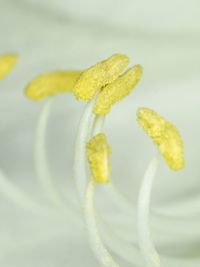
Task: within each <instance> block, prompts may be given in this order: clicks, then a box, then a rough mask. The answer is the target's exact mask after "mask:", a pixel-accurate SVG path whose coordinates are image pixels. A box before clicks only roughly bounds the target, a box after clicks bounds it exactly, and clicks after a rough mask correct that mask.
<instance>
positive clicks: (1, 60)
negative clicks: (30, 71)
mask: <svg viewBox="0 0 200 267" xmlns="http://www.w3.org/2000/svg"><path fill="white" fill-rule="evenodd" d="M16 62H17V56H16V55H14V54H5V55H2V56H0V80H2V79H3V78H4V77H5V76H6V75H7V74H8V73H9V72H10V70H11V69H12V68H13V67H14V66H15V64H16Z"/></svg>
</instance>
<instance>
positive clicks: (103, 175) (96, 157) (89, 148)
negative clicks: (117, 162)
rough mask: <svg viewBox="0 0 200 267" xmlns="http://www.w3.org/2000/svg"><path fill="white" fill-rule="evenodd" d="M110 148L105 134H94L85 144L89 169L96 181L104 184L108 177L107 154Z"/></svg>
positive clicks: (108, 154) (109, 152) (108, 164)
mask: <svg viewBox="0 0 200 267" xmlns="http://www.w3.org/2000/svg"><path fill="white" fill-rule="evenodd" d="M110 154H111V148H110V146H109V145H108V143H107V139H106V136H105V134H102V133H100V134H97V135H95V136H94V137H93V138H92V139H91V140H90V141H89V142H88V143H87V145H86V155H87V159H88V163H89V167H90V171H91V173H92V176H93V178H94V181H95V182H96V183H100V184H106V183H108V182H109V179H110V162H109V156H110Z"/></svg>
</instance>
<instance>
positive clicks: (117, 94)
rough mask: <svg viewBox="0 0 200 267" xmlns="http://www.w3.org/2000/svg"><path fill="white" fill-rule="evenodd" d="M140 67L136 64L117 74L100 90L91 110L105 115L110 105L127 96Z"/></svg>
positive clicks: (135, 81) (139, 72)
mask: <svg viewBox="0 0 200 267" xmlns="http://www.w3.org/2000/svg"><path fill="white" fill-rule="evenodd" d="M141 74H142V67H141V66H140V65H136V66H134V67H133V68H130V69H129V70H127V71H126V72H125V73H124V74H122V75H121V76H119V77H118V78H117V79H116V80H115V81H114V82H112V83H110V84H108V85H106V86H105V87H104V88H103V89H102V91H101V92H100V94H99V96H98V98H97V101H96V104H95V106H94V109H93V112H94V113H95V114H97V115H105V114H107V113H108V112H109V111H110V108H111V106H112V105H113V104H114V103H116V102H118V101H120V100H121V99H122V98H124V97H125V96H127V95H128V94H129V93H130V92H131V90H132V89H133V87H134V86H135V85H136V84H137V82H138V81H139V80H140V77H141Z"/></svg>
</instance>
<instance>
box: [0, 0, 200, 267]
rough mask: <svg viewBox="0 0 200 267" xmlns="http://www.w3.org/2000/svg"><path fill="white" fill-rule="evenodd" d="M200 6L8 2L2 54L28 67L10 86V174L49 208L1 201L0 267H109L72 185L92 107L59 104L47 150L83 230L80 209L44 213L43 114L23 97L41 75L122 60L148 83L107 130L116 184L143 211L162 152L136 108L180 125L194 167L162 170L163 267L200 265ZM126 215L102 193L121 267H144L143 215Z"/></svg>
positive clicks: (156, 215) (5, 94)
mask: <svg viewBox="0 0 200 267" xmlns="http://www.w3.org/2000/svg"><path fill="white" fill-rule="evenodd" d="M199 5H200V4H199V3H198V1H194V0H192V1H185V2H184V3H183V2H182V1H178V0H175V1H172V0H171V1H166V2H164V1H158V0H157V1H156V0H154V1H150V2H147V1H128V0H126V1H123V2H122V1H121V2H119V1H104V0H102V1H78V0H77V1H73V3H72V2H71V3H70V2H66V1H54V0H51V1H47V0H46V1H42V2H41V1H33V0H29V1H28V0H26V1H25V0H24V1H20V0H19V1H11V0H3V1H2V2H1V4H0V32H1V42H0V54H3V53H7V52H15V53H17V54H18V55H19V60H18V64H17V65H16V67H15V69H14V70H13V71H12V72H11V73H10V75H9V76H7V77H6V78H5V79H4V80H3V81H1V83H0V101H1V102H0V114H1V115H0V119H1V124H0V167H1V169H2V170H3V171H4V173H5V174H6V176H7V179H8V181H11V182H12V183H13V184H15V185H17V186H18V188H20V189H21V190H22V191H23V192H25V193H26V194H27V195H28V196H31V199H36V200H37V201H38V203H42V204H41V206H39V207H41V210H40V209H39V207H38V206H37V207H35V206H34V205H35V204H33V206H29V207H28V208H27V206H26V207H21V206H19V205H17V203H14V201H11V199H10V198H8V197H7V196H6V195H5V194H4V193H5V191H4V192H3V191H1V206H0V216H1V220H0V236H1V239H0V251H1V252H0V265H1V266H3V267H18V266H20V267H23V266H28V267H32V266H37V267H40V266H42V267H54V266H61V267H62V266H72V267H73V266H76V267H77V266H82V265H83V264H84V265H86V266H98V262H97V261H96V258H95V257H94V256H93V254H92V252H91V250H90V247H89V245H88V240H87V235H86V233H85V229H84V226H83V221H82V214H81V209H80V205H79V202H78V201H77V199H78V196H77V193H76V191H75V185H74V180H73V177H72V176H73V170H72V169H73V168H72V161H73V155H74V142H75V136H76V131H77V127H78V122H79V118H80V115H81V114H82V112H83V109H84V104H83V103H82V104H81V103H80V102H77V101H75V100H74V98H73V97H72V96H70V95H62V96H58V97H57V98H56V99H55V102H54V103H53V110H52V116H51V117H50V121H49V124H48V131H47V140H46V142H47V151H48V156H49V161H50V169H51V174H52V176H53V177H52V178H53V180H54V182H55V185H56V187H58V188H59V190H60V191H61V192H62V193H63V195H64V196H65V197H66V199H67V200H66V203H71V202H72V204H73V205H74V206H75V207H76V212H75V213H73V211H72V214H75V216H76V215H77V216H78V220H77V221H78V222H81V223H80V225H79V223H78V225H77V224H75V223H74V221H73V220H72V215H71V216H68V215H69V214H70V205H69V206H67V207H63V206H61V205H60V204H59V203H60V202H59V201H60V200H58V202H57V205H58V207H57V210H58V211H55V212H51V211H50V212H47V211H46V209H45V211H44V210H43V208H42V207H43V205H46V203H49V202H48V197H47V196H46V195H44V193H43V190H42V189H41V186H40V185H39V183H38V180H37V175H36V172H35V166H34V158H33V152H34V142H35V134H36V125H37V120H38V117H39V113H40V111H41V109H42V107H43V104H44V103H42V102H41V103H37V102H30V101H29V100H27V99H26V98H25V97H24V96H23V89H24V87H25V85H26V84H27V83H28V82H29V81H30V80H31V79H32V78H34V77H35V76H36V75H38V74H40V73H42V72H46V71H49V70H56V69H84V68H85V67H86V66H90V65H92V64H93V63H95V62H97V61H99V60H101V59H102V58H105V57H107V56H109V55H111V54H113V53H116V52H120V53H121V52H122V53H125V54H128V55H130V59H131V62H133V63H138V62H139V63H141V64H142V65H143V67H144V75H143V79H142V81H141V83H140V84H138V87H137V90H135V91H134V94H133V95H131V96H130V97H128V98H127V99H125V100H123V102H120V103H119V104H118V105H116V106H115V107H113V109H112V112H111V114H110V115H109V116H108V118H107V121H106V125H105V129H106V133H107V135H108V139H109V143H110V145H111V147H112V150H113V155H112V159H111V164H112V180H113V181H114V183H115V185H116V186H117V188H118V189H120V191H121V192H122V193H123V195H125V196H126V197H127V198H128V199H129V201H130V203H131V205H133V207H136V204H137V198H138V190H139V188H140V184H141V179H142V176H143V175H144V172H145V170H146V168H147V165H148V161H149V160H150V159H151V157H152V156H153V154H154V150H153V146H152V144H151V142H150V141H149V139H148V138H147V137H146V136H145V135H144V134H142V132H141V130H140V129H139V127H138V126H137V123H136V115H135V114H136V109H137V108H138V107H140V106H149V107H152V108H153V109H155V110H157V111H158V112H159V114H162V115H163V116H164V117H166V118H168V119H169V120H170V121H173V122H174V123H175V124H176V125H177V127H178V128H179V130H180V132H181V134H182V137H183V141H184V144H185V161H186V167H185V169H184V170H183V171H181V172H178V173H175V174H174V173H171V172H170V171H169V170H168V169H167V167H165V165H164V164H160V168H159V170H158V173H157V176H156V181H155V186H154V187H153V198H152V210H151V214H152V215H151V229H152V237H153V240H154V242H155V245H156V248H157V249H158V251H159V253H160V255H161V259H162V258H163V259H164V261H165V265H164V266H169V267H177V266H183V267H187V266H189V267H194V266H199V264H200V254H199V251H200V239H199V234H200V231H199V220H200V219H199V212H200V208H199V203H200V199H199V166H198V162H199V150H200V145H199V138H198V137H199V134H200V127H199V124H198V121H199V112H200V111H199V98H200V93H199V84H200V78H199V67H200V63H199V62H200V55H199V45H200V41H199V40H200V38H199V37H200V36H199V25H200V23H199V22H200V21H199V20H200V19H199V14H198V13H199V7H200V6H199ZM0 189H2V187H0ZM13 196H14V195H13ZM29 204H30V205H31V202H29ZM121 204H122V207H121V208H117V206H116V205H115V204H113V203H112V202H111V201H110V199H109V198H108V197H107V195H106V194H105V192H104V190H102V189H101V188H100V189H99V190H98V192H97V210H98V213H99V214H100V215H101V217H102V218H103V220H104V222H105V225H103V228H102V229H101V233H103V236H104V238H105V239H104V241H105V243H106V244H107V246H108V248H109V249H110V247H112V250H110V252H111V254H112V255H113V257H114V258H115V259H116V261H117V262H119V263H120V264H121V265H122V266H129V265H130V266H134V262H135V265H136V266H137V264H138V266H144V264H143V258H142V255H140V254H139V253H136V256H134V251H135V244H138V238H137V229H136V222H137V218H136V214H135V212H134V211H133V214H132V215H131V214H130V215H127V214H129V212H130V210H129V209H128V210H127V206H126V205H125V203H123V202H121ZM131 207H132V206H131ZM50 210H51V209H50ZM131 216H132V217H131ZM75 221H76V220H75ZM124 225H126V227H124ZM117 226H118V228H117V229H118V230H117V231H116V232H115V229H116V227H117ZM106 231H107V234H106ZM109 235H112V239H109ZM123 240H124V241H123ZM130 240H131V242H132V243H130V242H129V241H130ZM127 244H131V245H127ZM122 246H123V248H124V249H123V250H120V249H121V247H122ZM130 248H133V250H131V249H130ZM117 251H118V252H119V251H121V254H122V255H121V256H119V253H118V252H117ZM136 251H137V250H136ZM131 262H132V264H131ZM161 266H162V265H161Z"/></svg>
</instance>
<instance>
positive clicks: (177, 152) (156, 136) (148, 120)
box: [137, 108, 184, 171]
mask: <svg viewBox="0 0 200 267" xmlns="http://www.w3.org/2000/svg"><path fill="white" fill-rule="evenodd" d="M137 117H138V123H139V125H140V126H141V127H142V128H143V129H144V130H145V131H146V133H147V134H148V135H149V136H150V137H151V138H152V140H153V142H154V143H155V144H156V145H157V146H158V148H159V150H160V153H161V154H162V156H163V158H164V159H165V161H166V163H167V164H168V166H169V167H170V168H171V169H172V170H174V171H176V170H179V169H182V168H183V167H184V158H183V143H182V140H181V136H180V134H179V132H178V130H177V128H176V127H175V126H174V125H173V124H172V123H171V122H168V121H166V120H165V119H163V118H162V117H161V116H159V115H158V114H156V112H155V111H153V110H151V109H149V108H139V109H138V112H137Z"/></svg>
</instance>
